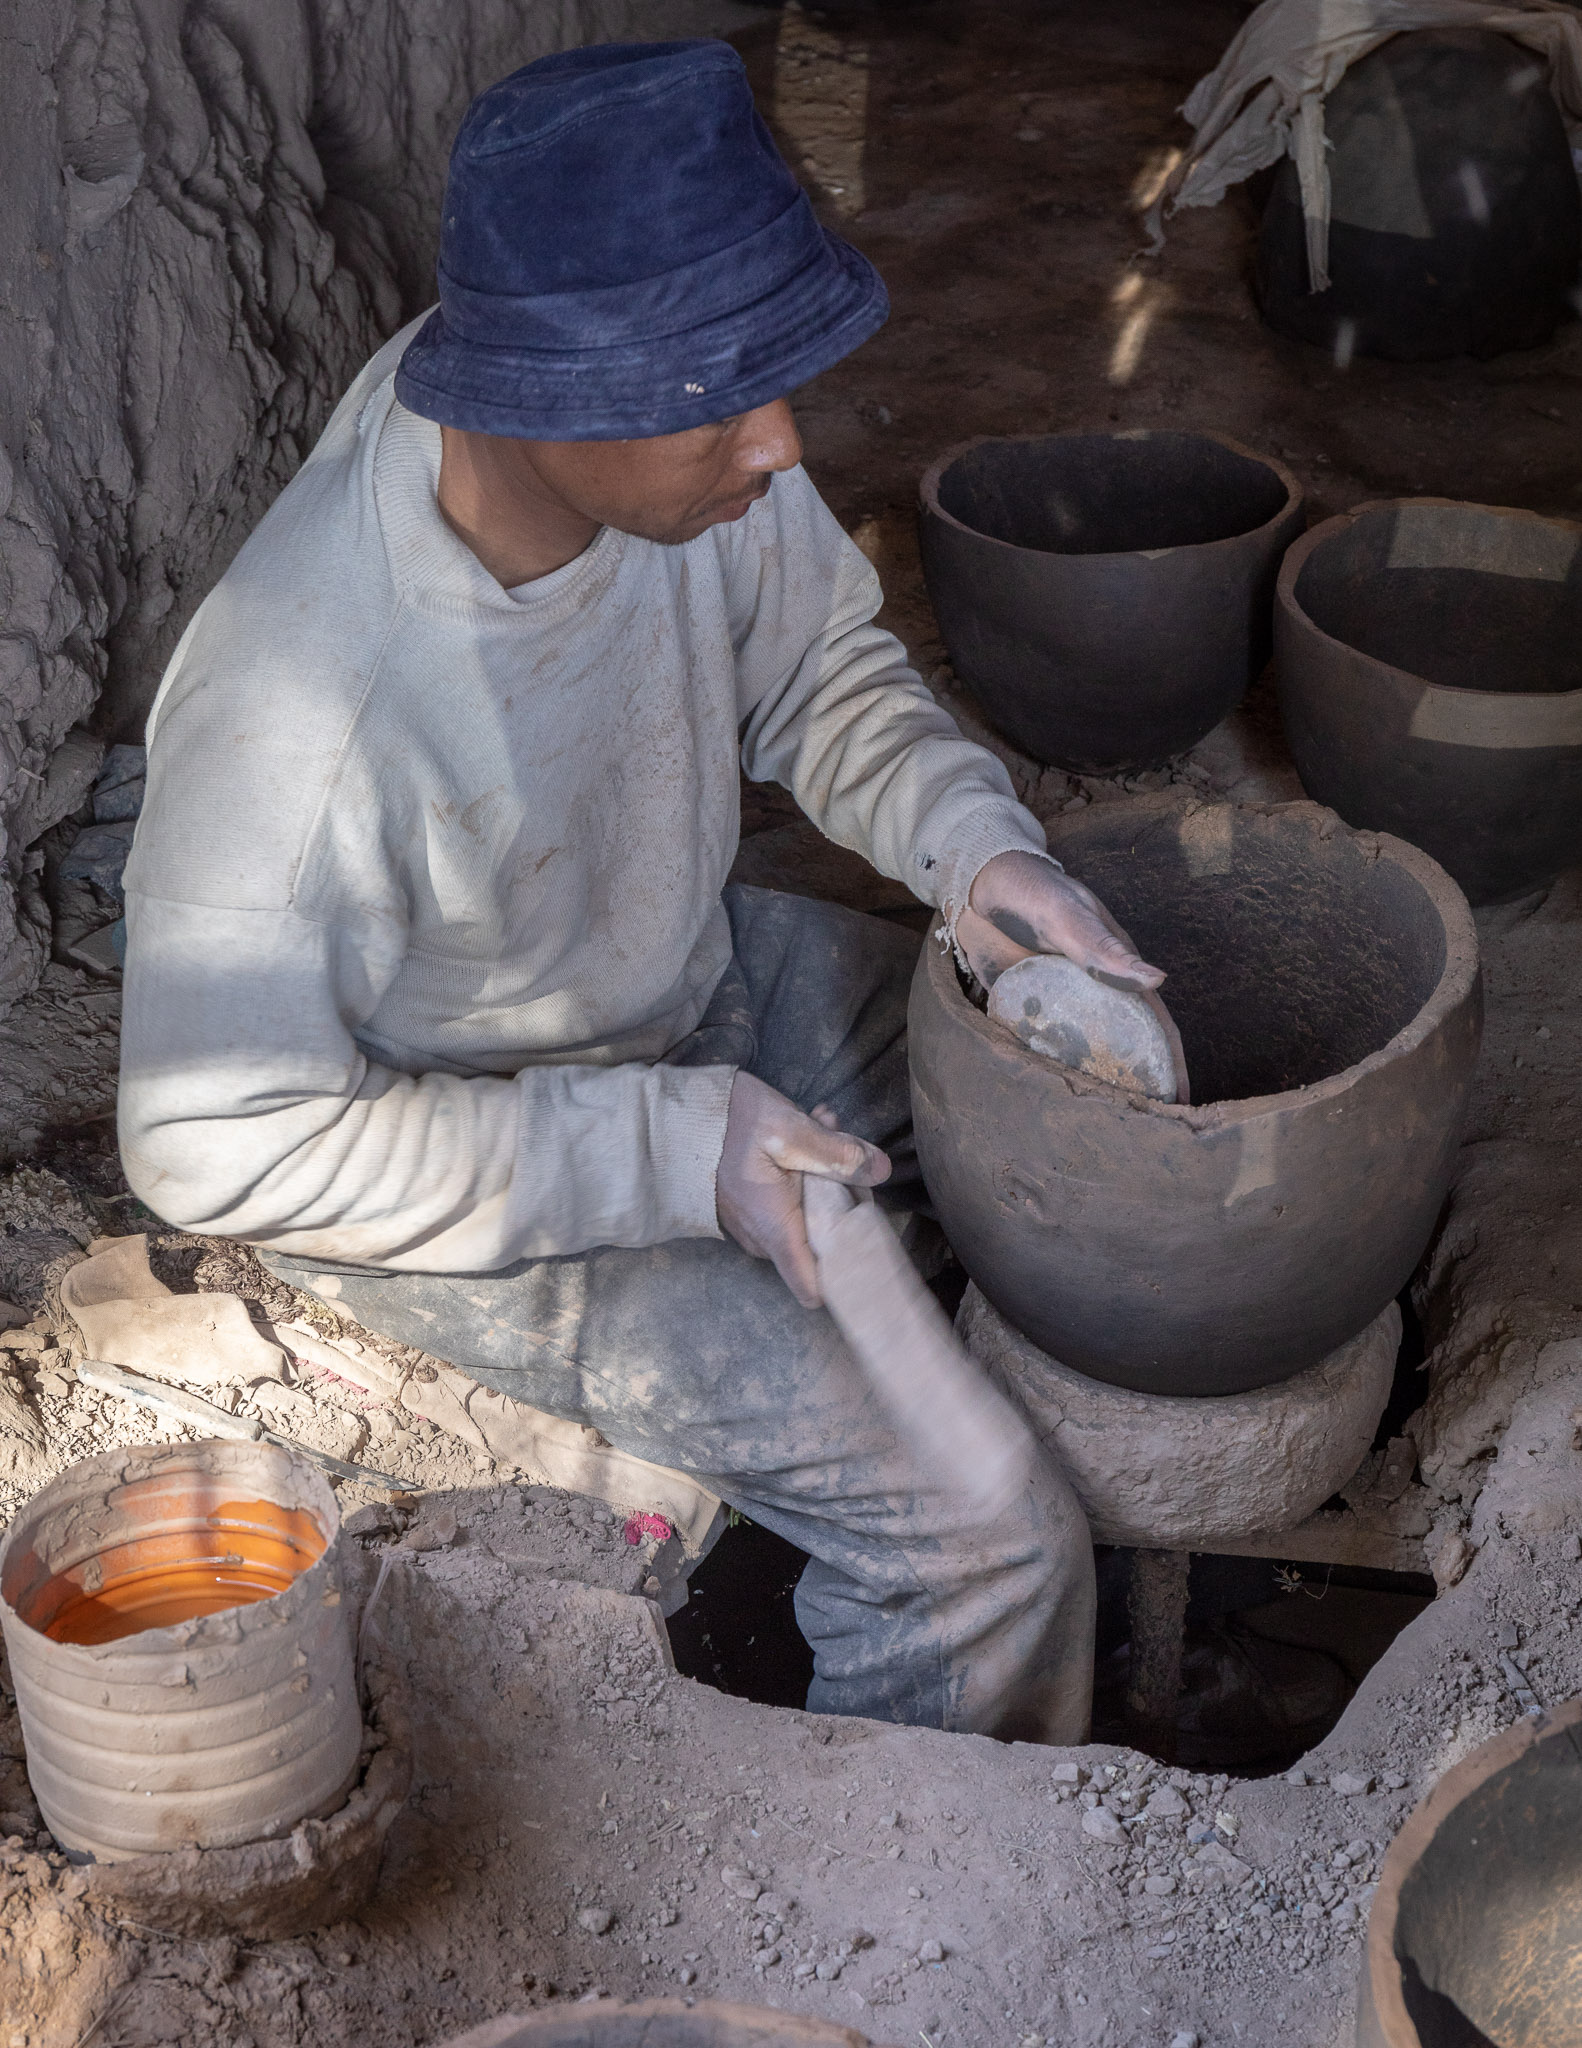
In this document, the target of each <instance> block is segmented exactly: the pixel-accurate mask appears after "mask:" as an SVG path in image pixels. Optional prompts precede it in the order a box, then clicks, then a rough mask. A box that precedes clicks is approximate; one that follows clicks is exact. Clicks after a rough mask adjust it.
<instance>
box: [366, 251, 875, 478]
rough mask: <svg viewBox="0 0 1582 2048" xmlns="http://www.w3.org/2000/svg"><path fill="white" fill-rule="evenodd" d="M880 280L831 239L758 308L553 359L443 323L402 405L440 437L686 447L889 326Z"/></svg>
mask: <svg viewBox="0 0 1582 2048" xmlns="http://www.w3.org/2000/svg"><path fill="white" fill-rule="evenodd" d="M889 311H890V300H889V295H888V294H887V292H886V291H885V288H884V281H883V279H882V278H881V277H880V276H879V273H878V271H877V270H875V269H874V267H873V265H872V264H871V263H870V262H869V261H868V259H867V257H866V256H863V255H861V254H860V253H859V252H858V251H857V250H856V249H854V248H853V247H852V246H851V244H850V243H849V242H843V241H842V240H841V239H840V237H839V236H838V235H832V234H830V233H829V232H828V230H827V229H826V230H825V231H824V233H823V246H822V249H821V250H820V253H819V255H818V256H817V257H816V258H815V259H814V261H813V262H811V263H809V264H806V265H804V266H803V267H802V268H801V269H799V270H798V271H797V272H796V273H795V274H794V275H793V276H791V277H789V278H787V279H785V280H784V281H782V282H781V283H779V284H777V285H776V286H775V287H774V288H773V290H771V291H769V292H767V293H766V294H765V295H764V296H763V297H762V298H760V299H757V300H755V301H754V302H753V303H752V304H751V305H748V306H743V307H740V308H738V309H736V310H735V311H734V312H731V313H728V314H725V315H722V316H720V317H718V318H715V319H711V320H708V321H706V322H704V323H703V324H702V325H700V326H698V327H696V328H693V329H691V330H690V331H688V332H685V333H680V334H667V335H664V336H662V337H660V338H659V339H657V340H655V341H652V342H647V343H642V344H624V345H621V346H617V347H605V348H566V349H557V350H547V349H533V348H517V347H503V346H498V345H488V344H484V343H480V342H476V341H468V340H466V339H464V338H463V337H462V336H461V335H459V334H457V333H455V332H454V330H453V329H452V328H450V327H449V326H448V325H447V323H446V320H445V316H444V314H443V313H442V312H440V311H438V310H436V311H435V312H434V313H432V314H431V315H430V316H429V318H428V319H427V320H426V321H425V322H424V324H423V326H422V327H421V328H420V329H419V330H418V332H417V333H416V334H415V335H414V336H413V338H412V340H411V342H410V343H409V344H408V346H407V350H406V353H405V354H404V355H403V356H402V358H401V363H400V366H399V368H398V369H397V371H396V384H395V391H396V397H397V398H398V399H399V400H400V402H401V403H402V404H403V405H404V406H406V407H407V409H408V410H409V411H410V412H415V413H419V414H421V415H422V416H423V418H425V419H430V420H435V421H437V422H438V423H439V425H441V426H445V427H459V428H462V429H464V430H466V431H468V432H470V433H476V434H500V435H505V436H508V437H510V438H514V439H516V440H523V441H628V440H631V441H635V440H646V439H648V438H650V437H651V436H653V435H656V434H679V433H683V432H685V430H686V429H687V428H688V427H701V426H707V425H709V424H710V423H711V422H712V421H715V420H722V419H730V418H732V417H733V416H734V415H735V414H737V413H743V412H751V411H752V410H753V408H754V407H755V406H759V405H767V404H768V403H769V402H770V401H771V400H772V399H776V398H783V397H784V396H785V395H786V393H787V392H789V391H791V390H794V389H795V387H796V386H797V385H799V384H805V383H807V382H808V380H809V379H810V378H812V377H816V376H818V375H819V374H820V372H821V371H824V370H827V369H829V368H831V367H832V366H833V365H834V364H835V363H838V362H839V361H840V360H841V358H842V357H843V356H848V355H850V354H851V352H852V350H853V349H855V348H858V347H860V346H861V344H862V343H863V342H865V341H866V340H867V339H868V337H869V336H870V335H871V334H874V333H876V332H877V331H878V329H879V328H880V327H882V326H883V325H884V322H885V320H886V318H887V317H888V315H889Z"/></svg>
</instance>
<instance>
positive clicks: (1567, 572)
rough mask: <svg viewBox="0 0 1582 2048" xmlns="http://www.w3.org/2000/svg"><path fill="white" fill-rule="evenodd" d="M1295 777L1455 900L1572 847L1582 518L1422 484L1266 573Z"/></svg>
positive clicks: (1529, 881)
mask: <svg viewBox="0 0 1582 2048" xmlns="http://www.w3.org/2000/svg"><path fill="white" fill-rule="evenodd" d="M1275 640H1276V652H1277V655H1278V661H1277V668H1278V674H1279V695H1280V715H1281V718H1282V720H1283V721H1284V724H1285V735H1286V741H1287V744H1288V745H1289V747H1290V749H1291V755H1292V758H1293V759H1294V761H1295V762H1296V767H1297V772H1298V774H1299V775H1300V776H1301V778H1302V787H1303V788H1304V789H1305V790H1306V791H1307V793H1308V795H1309V796H1311V797H1316V798H1317V799H1318V801H1319V802H1320V803H1323V804H1328V805H1329V806H1330V807H1331V809H1333V810H1336V811H1338V812H1339V813H1340V815H1341V816H1342V817H1343V818H1344V819H1345V820H1346V822H1347V824H1349V825H1359V826H1364V827H1368V828H1371V829H1372V830H1375V831H1381V832H1394V833H1396V834H1398V835H1399V836H1400V837H1401V838H1402V839H1409V840H1410V841H1411V842H1412V844H1413V845H1414V846H1420V847H1422V848H1423V850H1424V852H1426V853H1430V854H1432V855H1433V857H1434V859H1435V860H1437V861H1438V862H1439V864H1440V865H1441V867H1443V868H1445V869H1447V870H1448V871H1449V873H1450V874H1451V875H1453V876H1454V877H1455V879H1456V881H1458V882H1459V883H1460V884H1461V887H1462V888H1463V889H1464V890H1465V891H1466V893H1467V896H1468V897H1469V899H1470V900H1471V901H1472V902H1473V903H1498V902H1503V901H1508V900H1510V899H1511V898H1513V897H1517V896H1522V895H1525V894H1527V893H1528V892H1529V891H1530V890H1533V889H1536V888H1539V887H1541V886H1542V885H1543V884H1544V883H1546V882H1550V881H1552V880H1553V879H1554V877H1555V876H1556V875H1557V874H1559V873H1560V871H1561V870H1562V869H1563V868H1567V867H1570V866H1572V865H1573V864H1575V863H1576V862H1578V861H1582V526H1579V525H1574V524H1573V523H1572V522H1571V521H1569V520H1565V519H1545V518H1542V517H1540V515H1539V514H1537V513H1535V512H1517V511H1510V510H1506V509H1502V508H1499V507H1495V506H1488V505H1462V504H1456V503H1453V502H1450V501H1448V500H1445V499H1440V498H1418V499H1384V500H1379V501H1376V502H1374V503H1370V504H1364V505H1358V506H1356V507H1355V508H1354V509H1353V510H1352V511H1350V512H1344V513H1342V514H1341V515H1340V517H1339V518H1336V519H1329V520H1326V521H1325V522H1324V524H1323V525H1322V526H1316V527H1314V529H1313V530H1312V532H1311V533H1309V534H1306V535H1304V536H1303V538H1302V539H1301V540H1299V541H1298V542H1297V544H1296V546H1295V547H1293V548H1292V550H1291V552H1290V553H1289V554H1288V555H1287V556H1286V558H1285V562H1284V564H1283V566H1282V568H1281V571H1280V582H1279V597H1278V602H1277V606H1276V615H1275Z"/></svg>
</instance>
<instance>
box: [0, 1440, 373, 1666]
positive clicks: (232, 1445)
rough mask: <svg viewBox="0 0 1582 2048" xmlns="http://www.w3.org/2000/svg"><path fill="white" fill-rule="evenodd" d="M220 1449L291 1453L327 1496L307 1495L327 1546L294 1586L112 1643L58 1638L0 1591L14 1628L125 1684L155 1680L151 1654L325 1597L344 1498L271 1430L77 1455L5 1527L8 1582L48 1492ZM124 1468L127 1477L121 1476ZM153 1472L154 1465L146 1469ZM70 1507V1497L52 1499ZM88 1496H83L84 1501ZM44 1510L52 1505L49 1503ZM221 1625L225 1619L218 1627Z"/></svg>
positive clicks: (205, 1642)
mask: <svg viewBox="0 0 1582 2048" xmlns="http://www.w3.org/2000/svg"><path fill="white" fill-rule="evenodd" d="M214 1450H232V1451H263V1452H264V1453H266V1454H269V1453H273V1454H275V1455H276V1456H278V1457H280V1458H282V1459H284V1460H285V1461H286V1462H287V1464H288V1465H289V1466H290V1468H291V1475H292V1479H293V1480H294V1481H295V1482H297V1483H298V1484H301V1483H302V1482H304V1481H305V1482H306V1483H307V1484H308V1486H310V1487H311V1488H313V1489H316V1490H317V1491H318V1493H319V1494H320V1495H321V1496H322V1497H321V1498H316V1499H313V1500H310V1501H307V1502H305V1503H304V1504H305V1505H307V1506H309V1507H310V1508H311V1510H312V1512H313V1513H314V1514H315V1515H317V1516H319V1517H320V1518H321V1520H322V1521H323V1523H324V1529H325V1535H324V1548H323V1550H322V1551H321V1552H320V1553H319V1555H318V1556H317V1557H316V1558H315V1559H314V1560H313V1562H312V1564H310V1565H308V1566H307V1567H306V1568H305V1569H304V1570H302V1571H300V1572H298V1574H297V1576H296V1577H295V1578H294V1579H293V1580H292V1581H291V1583H290V1585H289V1586H283V1587H282V1588H281V1590H280V1591H279V1592H278V1593H275V1594H272V1595H271V1596H270V1597H269V1598H268V1599H267V1600H254V1601H251V1602H249V1603H248V1604H247V1605H246V1606H241V1607H223V1608H220V1609H218V1610H217V1611H216V1612H215V1613H213V1614H209V1615H202V1616H199V1617H198V1618H197V1619H196V1620H195V1621H176V1622H171V1623H170V1624H169V1625H168V1626H167V1627H165V1628H144V1629H138V1630H137V1631H136V1632H135V1633H134V1634H133V1635H131V1636H116V1637H113V1638H112V1639H111V1640H110V1641H109V1642H107V1643H57V1642H56V1641H55V1640H54V1639H53V1637H51V1636H47V1635H46V1634H45V1633H44V1631H43V1630H42V1629H38V1628H35V1627H34V1626H33V1624H32V1622H30V1621H27V1620H25V1619H24V1618H23V1616H22V1615H21V1614H20V1613H18V1611H17V1609H16V1608H15V1607H14V1606H13V1605H12V1604H11V1602H10V1601H9V1600H8V1599H7V1598H6V1597H5V1594H4V1593H3V1592H0V1606H3V1607H4V1609H5V1620H6V1627H7V1628H8V1629H10V1628H15V1629H21V1630H23V1631H24V1632H25V1634H26V1635H28V1636H30V1637H32V1638H33V1640H34V1641H35V1642H38V1643H41V1644H44V1645H46V1646H47V1654H48V1655H49V1656H50V1658H51V1659H52V1660H53V1661H54V1662H55V1664H56V1666H57V1668H58V1669H59V1670H60V1671H62V1672H63V1673H64V1672H68V1671H69V1672H72V1673H74V1674H75V1675H79V1676H83V1677H92V1678H94V1679H104V1678H106V1677H111V1678H114V1679H115V1680H116V1682H117V1683H120V1684H127V1683H134V1684H147V1683H149V1682H150V1681H149V1679H148V1677H147V1660H148V1659H149V1658H151V1657H160V1656H166V1655H168V1656H172V1657H176V1656H184V1657H188V1658H190V1657H192V1656H196V1655H199V1654H201V1653H202V1652H203V1651H204V1650H206V1649H213V1648H216V1647H220V1646H222V1645H224V1644H229V1643H232V1642H233V1641H234V1639H233V1638H232V1637H231V1636H230V1634H229V1629H230V1628H231V1627H232V1626H233V1625H234V1626H235V1627H236V1628H237V1629H239V1630H240V1631H242V1632H243V1633H250V1632H251V1631H253V1630H255V1629H261V1628H271V1629H272V1628H274V1627H275V1626H277V1625H278V1624H279V1623H281V1622H282V1621H286V1620H288V1619H289V1618H291V1617H292V1616H294V1615H295V1614H296V1612H297V1610H298V1609H305V1608H308V1607H311V1606H312V1605H313V1604H314V1603H315V1602H316V1601H317V1600H319V1599H321V1598H322V1597H323V1592H324V1582H325V1580H326V1579H327V1578H328V1577H329V1575H330V1573H331V1571H332V1570H333V1569H334V1567H335V1565H336V1564H337V1563H338V1561H339V1557H340V1540H341V1514H340V1503H339V1502H338V1501H337V1500H336V1498H335V1490H334V1488H333V1487H332V1486H331V1485H330V1483H329V1481H328V1480H327V1479H326V1478H325V1477H324V1475H323V1473H322V1472H320V1471H319V1470H318V1468H317V1467H316V1466H315V1465H313V1464H311V1463H310V1462H309V1461H308V1460H307V1459H306V1458H304V1457H302V1456H301V1455H300V1453H298V1452H295V1451H290V1450H287V1449H286V1448H285V1447H284V1446H283V1445H280V1444H274V1443H270V1442H269V1440H268V1439H267V1438H266V1437H228V1436H217V1437H198V1438H197V1439H195V1440H194V1441H192V1442H181V1443H171V1444H132V1445H128V1446H126V1447H125V1448H123V1449H120V1450H109V1451H96V1452H94V1453H93V1454H92V1456H90V1457H86V1458H77V1459H75V1460H74V1461H73V1462H72V1463H71V1464H70V1465H68V1466H67V1467H66V1469H65V1471H63V1472H57V1473H56V1474H55V1477H54V1478H53V1479H50V1480H47V1481H46V1482H45V1484H44V1485H43V1486H41V1487H40V1488H39V1489H38V1491H37V1492H36V1493H34V1494H32V1495H31V1496H30V1497H29V1498H28V1499H27V1500H25V1501H24V1502H23V1503H22V1505H21V1507H19V1508H18V1509H17V1511H16V1513H15V1514H14V1515H13V1516H12V1517H11V1521H10V1523H9V1525H8V1526H7V1528H6V1529H5V1531H4V1533H3V1534H0V1583H3V1581H4V1577H5V1568H6V1565H7V1564H8V1563H9V1561H10V1557H11V1552H12V1549H13V1548H14V1547H15V1546H17V1545H19V1544H20V1543H21V1542H22V1541H23V1540H24V1531H25V1532H26V1535H27V1538H28V1539H29V1540H31V1536H32V1532H33V1530H34V1529H35V1528H36V1526H37V1522H38V1512H37V1511H38V1510H39V1508H40V1503H41V1502H43V1501H44V1498H45V1496H46V1495H47V1494H50V1493H52V1492H54V1491H55V1489H56V1488H58V1487H60V1486H62V1485H63V1484H64V1482H65V1481H67V1480H68V1479H73V1478H74V1477H79V1476H81V1477H85V1476H86V1475H87V1473H88V1472H89V1471H90V1470H92V1469H94V1468H102V1470H103V1474H104V1477H105V1478H106V1480H107V1481H109V1482H110V1483H112V1484H114V1483H119V1484H121V1485H126V1484H128V1483H131V1482H129V1481H128V1479H127V1476H126V1475H127V1466H128V1463H129V1461H131V1460H134V1459H138V1458H149V1459H153V1460H157V1461H158V1462H159V1464H161V1465H166V1464H171V1465H174V1464H176V1463H177V1461H178V1460H179V1458H180V1457H181V1456H182V1454H186V1455H188V1456H192V1455H194V1454H196V1453H200V1452H211V1451H214ZM117 1472H119V1475H120V1477H119V1480H118V1481H117V1480H116V1477H115V1475H116V1474H117ZM140 1476H143V1477H153V1476H154V1474H153V1473H152V1472H149V1473H146V1474H143V1475H140ZM51 1505H52V1506H55V1507H62V1506H65V1505H66V1503H65V1502H64V1501H61V1502H56V1503H51ZM80 1506H81V1503H80V1502H79V1508H80ZM44 1512H48V1509H45V1510H44ZM215 1625H217V1626H215ZM128 1658H131V1659H135V1660H136V1667H135V1668H134V1669H132V1670H129V1671H128V1672H122V1673H119V1674H117V1673H115V1672H113V1671H108V1670H107V1669H106V1667H107V1666H113V1665H115V1664H116V1663H118V1662H120V1661H121V1660H124V1659H128Z"/></svg>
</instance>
